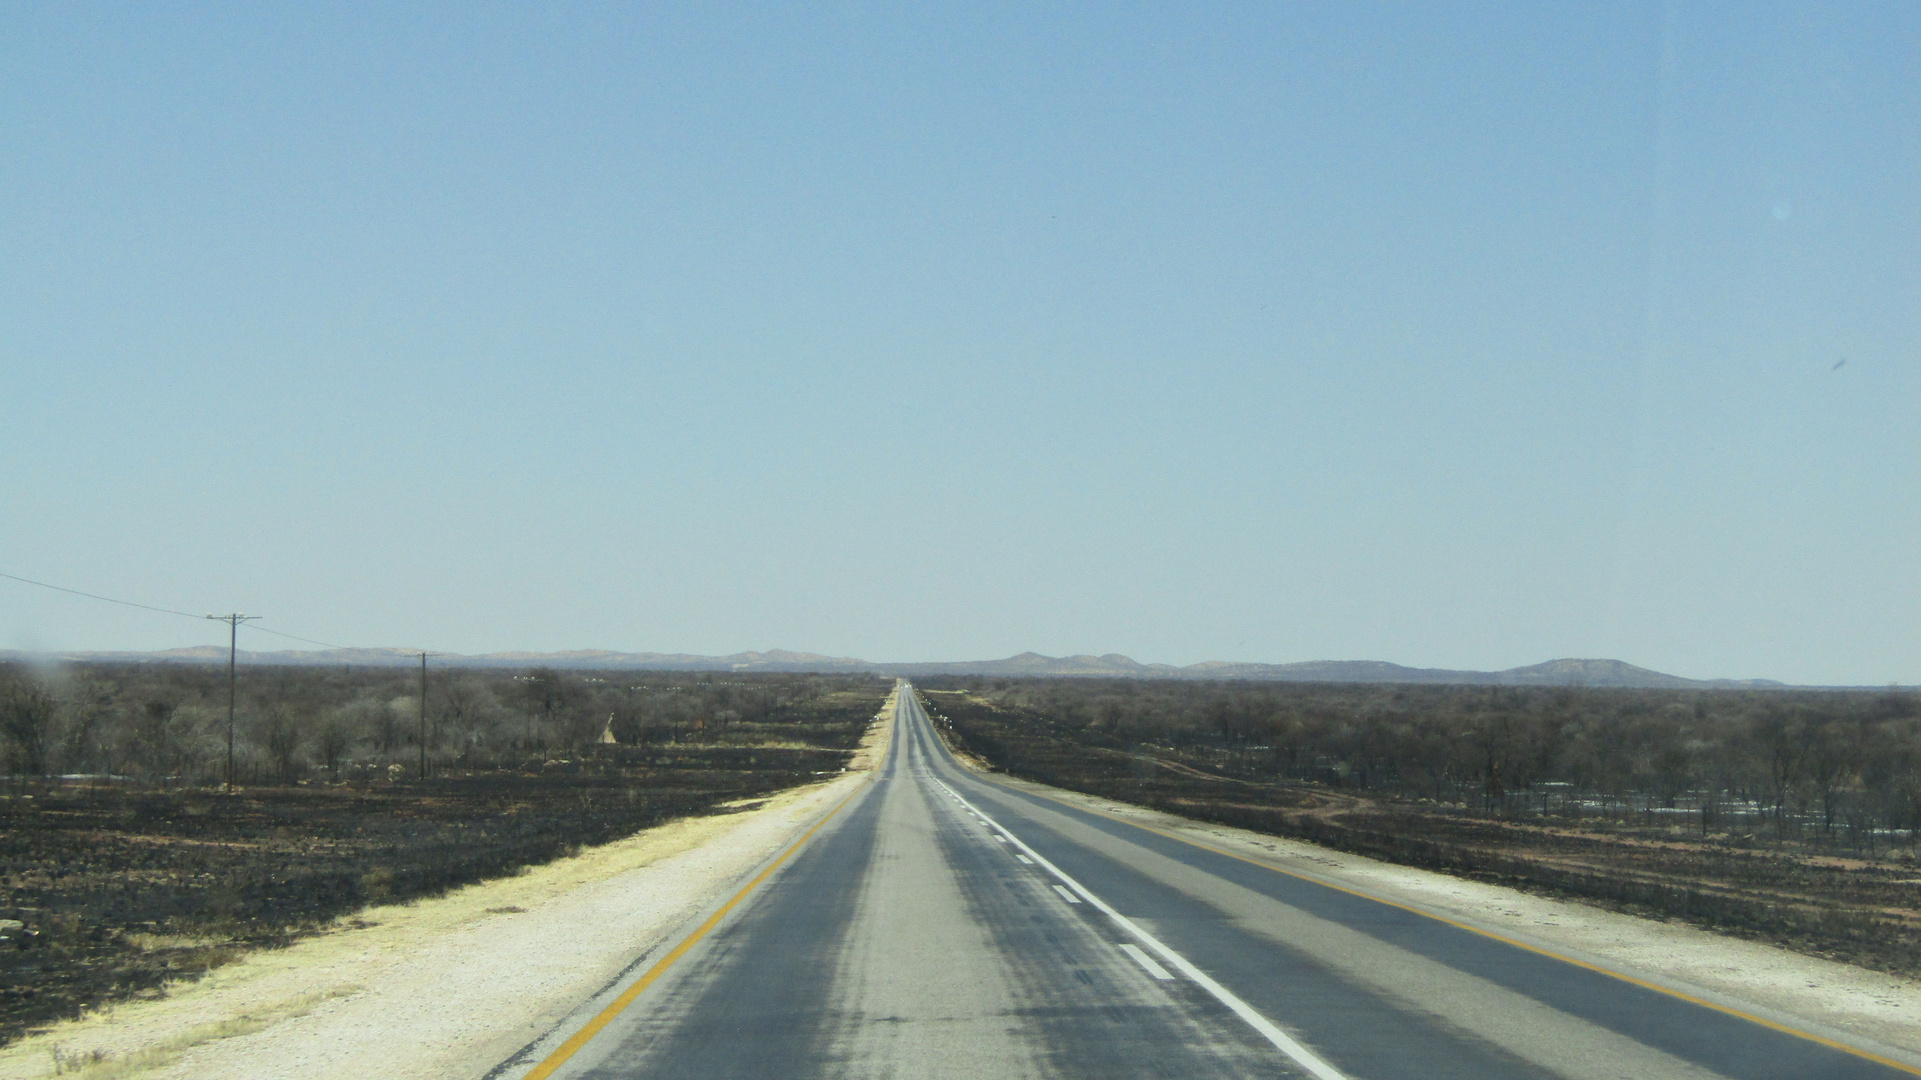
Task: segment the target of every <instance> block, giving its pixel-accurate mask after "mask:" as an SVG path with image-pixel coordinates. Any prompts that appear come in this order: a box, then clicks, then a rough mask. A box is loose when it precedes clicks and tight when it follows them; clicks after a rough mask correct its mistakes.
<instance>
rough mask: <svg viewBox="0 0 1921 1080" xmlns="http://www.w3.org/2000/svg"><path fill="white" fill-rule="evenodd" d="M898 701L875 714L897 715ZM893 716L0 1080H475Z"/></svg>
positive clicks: (868, 761)
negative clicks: (745, 787)
mask: <svg viewBox="0 0 1921 1080" xmlns="http://www.w3.org/2000/svg"><path fill="white" fill-rule="evenodd" d="M892 709H893V698H892V697H890V698H889V699H888V703H887V705H886V706H885V707H884V708H883V709H882V715H883V716H888V717H891V716H892ZM891 728H892V725H891V724H876V725H875V727H874V729H873V730H872V731H870V733H869V735H868V737H867V739H866V741H864V742H863V744H862V749H861V750H860V752H859V753H858V754H857V755H856V756H855V758H854V761H853V764H852V766H850V768H849V770H848V772H847V774H846V775H844V776H842V777H839V778H837V779H835V780H833V781H830V782H827V783H823V784H812V785H808V786H806V787H801V788H795V789H791V790H789V791H785V792H781V793H779V794H777V795H774V796H772V797H770V798H768V799H766V800H756V801H755V802H754V803H751V804H749V805H747V806H744V807H741V808H739V810H738V812H735V813H731V814H722V815H715V816H707V817H696V818H686V819H682V820H679V821H674V822H670V823H668V824H666V825H663V826H660V827H659V828H655V829H649V830H646V831H645V832H641V833H638V834H636V835H634V836H632V837H629V838H627V839H625V840H620V841H617V842H615V843H611V844H606V845H602V846H599V847H595V848H590V849H588V850H586V851H583V852H582V853H581V854H580V855H578V856H576V857H573V858H568V859H561V860H557V861H555V862H552V863H548V864H546V865H543V866H539V867H535V868H533V869H531V870H529V871H527V872H526V873H523V874H520V875H518V876H515V877H509V878H502V879H498V880H494V881H488V882H483V883H481V884H478V885H473V886H469V887H467V888H463V889H459V890H457V891H454V892H451V893H448V894H447V895H445V896H442V897H437V898H435V899H432V900H423V901H419V902H417V903H412V904H405V905H395V906H390V907H375V908H368V909H365V910H363V911H361V912H360V913H359V914H358V915H357V916H355V917H353V918H349V919H342V920H340V921H339V922H337V923H336V924H335V928H334V929H333V930H332V931H330V932H328V933H324V934H321V935H319V936H317V937H312V938H308V939H305V940H302V941H299V942H296V943H295V944H293V945H291V946H289V947H287V948H284V949H273V950H267V951H262V952H259V953H255V954H252V955H250V956H248V957H246V958H244V959H241V960H239V961H236V962H234V963H232V964H229V965H227V966H226V967H222V968H220V969H218V970H216V971H214V972H212V973H211V974H209V975H207V976H206V977H204V978H202V979H199V980H197V981H194V982H186V983H180V984H176V985H175V986H174V987H172V988H171V990H170V993H169V994H168V996H166V997H164V998H161V999H158V1000H153V1001H139V1002H133V1003H129V1004H123V1005H119V1006H117V1007H114V1008H112V1009H108V1010H103V1011H101V1012H99V1013H95V1014H90V1015H88V1016H86V1017H83V1018H81V1019H78V1020H73V1021H68V1022H65V1023H62V1024H60V1025H58V1026H56V1027H55V1028H53V1029H52V1030H49V1031H47V1032H45V1033H43V1034H39V1035H35V1036H31V1037H28V1038H25V1039H22V1040H20V1041H18V1042H16V1043H14V1044H12V1045H10V1046H8V1047H6V1048H5V1049H4V1050H0V1078H6V1080H11V1078H20V1080H37V1078H39V1077H46V1076H54V1075H60V1076H77V1077H80V1078H82V1080H121V1078H123V1077H141V1078H143V1080H145V1078H152V1080H227V1078H232V1080H270V1078H288V1080H293V1078H299V1080H316V1078H333V1077H340V1078H346V1077H365V1076H381V1077H387V1078H393V1080H403V1078H416V1077H418V1078H421V1080H426V1078H445V1077H462V1076H466V1077H480V1076H482V1075H484V1074H485V1073H486V1072H487V1071H488V1070H489V1069H491V1068H492V1067H493V1066H495V1065H496V1064H498V1063H499V1062H501V1061H502V1060H504V1059H505V1058H507V1057H509V1056H511V1055H512V1054H513V1053H514V1052H515V1051H517V1050H519V1049H520V1048H521V1047H523V1046H525V1045H526V1044H527V1043H529V1042H531V1041H532V1040H534V1039H536V1038H538V1037H539V1036H541V1035H542V1034H544V1033H545V1032H546V1031H547V1030H548V1029H549V1028H551V1027H552V1026H553V1025H555V1024H556V1023H559V1022H560V1021H561V1020H563V1019H564V1018H565V1017H566V1016H567V1015H568V1014H569V1013H570V1012H571V1011H572V1010H573V1009H574V1008H575V1007H576V1006H578V1005H579V1004H580V1003H581V1002H582V1001H584V1000H586V999H587V998H589V997H591V996H593V995H594V994H595V993H596V992H598V991H599V990H600V989H601V988H602V987H604V986H605V985H606V984H607V983H608V982H609V981H611V980H613V979H615V978H616V977H618V976H619V975H620V974H621V972H622V971H624V970H625V969H626V968H627V967H628V966H629V965H631V964H632V963H633V962H634V961H635V960H637V959H638V958H640V957H642V956H644V955H646V954H647V953H648V952H649V951H650V950H652V949H654V948H656V947H658V946H659V945H660V944H661V943H663V942H665V941H667V940H669V939H670V938H672V937H673V936H674V935H675V934H676V933H678V932H679V931H681V930H682V928H683V927H685V926H686V925H687V924H688V923H689V922H690V920H692V919H693V918H695V917H696V916H698V915H699V914H701V913H702V912H703V911H704V910H705V909H707V908H709V907H711V906H712V905H713V904H714V903H716V902H718V900H719V899H721V898H722V897H724V896H725V895H726V894H727V893H728V892H729V891H730V890H731V889H732V888H735V887H737V885H738V883H739V882H740V881H741V879H742V878H743V877H744V876H745V875H747V874H749V873H750V872H752V871H753V870H754V869H755V868H756V867H757V866H759V865H760V864H761V863H763V862H765V861H766V860H767V859H769V858H771V857H772V856H773V855H774V854H776V853H777V852H778V851H780V850H781V848H782V846H783V845H785V844H786V843H788V842H789V841H790V840H791V839H792V838H793V837H794V835H795V834H796V833H797V832H798V831H800V830H801V829H803V828H805V827H806V826H807V825H808V824H809V823H810V822H811V821H813V820H814V819H816V818H818V817H819V816H820V815H821V814H822V813H825V812H826V811H827V810H828V809H830V808H831V807H833V806H834V805H836V804H837V803H838V802H839V801H840V800H841V799H844V798H846V797H847V796H848V795H849V794H851V793H852V792H853V791H855V790H856V789H858V788H859V786H860V785H862V784H864V783H866V782H867V776H866V774H867V772H868V771H869V770H871V769H872V767H873V766H874V765H875V764H877V763H878V762H879V761H880V760H882V759H883V758H884V756H885V754H886V749H887V739H888V737H889V735H890V734H891Z"/></svg>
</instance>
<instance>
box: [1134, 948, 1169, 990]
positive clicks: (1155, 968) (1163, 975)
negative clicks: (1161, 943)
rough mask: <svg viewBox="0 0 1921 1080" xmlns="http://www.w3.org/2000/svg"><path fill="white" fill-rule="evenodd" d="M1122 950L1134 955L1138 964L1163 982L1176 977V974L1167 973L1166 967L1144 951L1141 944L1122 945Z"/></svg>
mask: <svg viewBox="0 0 1921 1080" xmlns="http://www.w3.org/2000/svg"><path fill="white" fill-rule="evenodd" d="M1121 951H1122V952H1124V953H1126V954H1127V955H1129V956H1131V957H1133V958H1134V962H1135V963H1136V964H1139V965H1140V966H1141V967H1142V968H1144V969H1146V971H1147V973H1148V974H1149V975H1152V976H1154V977H1155V978H1156V979H1159V980H1161V981H1162V982H1167V981H1169V980H1171V979H1173V978H1174V976H1172V975H1169V974H1168V973H1167V969H1166V968H1164V967H1162V966H1160V965H1159V964H1157V963H1155V962H1154V958H1153V957H1151V956H1149V955H1147V954H1146V953H1144V952H1142V951H1141V947H1140V946H1139V945H1122V946H1121Z"/></svg>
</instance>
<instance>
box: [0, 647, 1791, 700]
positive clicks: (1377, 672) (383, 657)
mask: <svg viewBox="0 0 1921 1080" xmlns="http://www.w3.org/2000/svg"><path fill="white" fill-rule="evenodd" d="M0 655H5V656H12V657H15V658H24V657H21V656H20V655H19V654H0ZM431 655H432V661H433V664H434V666H436V667H537V666H546V667H555V668H573V669H598V670H614V669H627V670H636V671H766V672H801V671H820V672H858V671H871V672H874V673H875V674H880V675H900V676H921V675H988V676H995V675H998V676H1009V677H1019V676H1027V677H1037V676H1053V677H1082V678H1089V677H1092V678H1127V679H1250V680H1267V681H1285V682H1344V683H1456V684H1469V685H1483V686H1605V687H1641V688H1664V689H1730V690H1756V689H1778V688H1782V687H1785V686H1787V684H1786V683H1781V682H1776V681H1774V680H1772V679H1684V678H1682V677H1681V676H1679V675H1667V674H1664V673H1662V672H1659V671H1650V670H1649V669H1647V668H1643V667H1636V666H1634V665H1633V664H1628V663H1623V662H1622V661H1620V660H1573V659H1569V660H1549V661H1547V662H1546V663H1541V664H1531V665H1529V666H1527V667H1517V668H1509V669H1507V670H1506V671H1455V670H1451V669H1447V668H1413V667H1403V666H1402V665H1400V664H1391V663H1388V662H1387V661H1384V660H1309V661H1305V662H1302V663H1294V664H1248V663H1233V662H1228V661H1221V660H1210V661H1204V662H1202V663H1198V664H1188V665H1186V666H1184V667H1176V666H1175V665H1172V664H1143V663H1141V662H1139V661H1137V660H1134V659H1132V658H1130V657H1126V656H1122V655H1120V654H1119V653H1107V654H1106V655H1104V656H1088V655H1080V656H1043V655H1041V654H1040V653H1035V652H1024V653H1020V654H1018V655H1015V656H1010V657H1007V658H1006V659H1004V660H967V661H957V662H946V663H941V662H933V663H913V664H876V663H872V662H869V661H866V660H861V659H858V658H855V657H851V656H823V655H821V654H820V653H804V652H789V651H787V650H785V649H771V650H768V651H767V652H741V653H734V654H732V655H730V656H697V655H694V654H691V653H624V652H610V651H608V650H605V649H576V650H572V651H568V652H551V653H536V652H497V653H481V654H478V655H471V656H467V655H460V654H456V653H433V654H431ZM419 658H420V652H419V650H417V649H413V650H410V649H401V648H385V649H322V650H308V651H301V650H282V651H274V652H249V651H246V650H242V651H241V653H240V662H241V663H243V664H288V665H302V666H314V665H322V666H354V667H361V666H399V665H404V664H416V663H419ZM58 659H63V660H71V661H89V660H92V661H120V662H135V663H140V662H145V663H214V662H221V663H224V662H225V661H226V659H227V650H225V649H223V648H220V647H219V646H217V645H202V646H197V647H195V648H190V649H167V650H164V651H161V652H146V653H134V652H95V653H67V654H62V655H60V656H59V657H58Z"/></svg>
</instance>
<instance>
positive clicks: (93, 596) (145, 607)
mask: <svg viewBox="0 0 1921 1080" xmlns="http://www.w3.org/2000/svg"><path fill="white" fill-rule="evenodd" d="M0 578H6V579H8V580H9V581H18V582H21V583H23V584H27V585H38V586H39V587H40V588H43V589H52V590H53V591H54V592H63V593H68V594H70V595H72V596H84V597H86V598H87V599H89V600H104V601H106V602H107V603H109V604H120V605H123V606H125V607H131V608H139V609H141V610H142V611H158V612H160V613H161V614H162V615H178V616H180V617H181V618H183V619H203V620H204V619H209V618H213V619H224V618H226V616H213V615H195V614H193V613H191V612H187V611H175V610H174V609H172V608H163V607H155V606H153V605H152V604H138V603H135V602H134V601H132V600H120V599H117V598H115V597H111V596H101V595H100V594H99V593H90V592H85V591H82V590H80V589H69V588H67V587H66V586H64V585H51V584H48V583H47V582H44V581H35V580H34V579H32V578H24V577H21V576H20V575H18V574H6V573H0ZM243 625H245V626H246V627H247V628H248V629H249V630H258V631H260V632H261V633H263V634H272V635H274V636H275V637H283V638H289V639H291V640H293V641H304V642H306V643H307V644H309V645H318V646H320V647H321V648H323V649H351V648H353V646H351V645H335V644H334V643H333V642H331V641H319V640H317V639H314V638H307V637H301V636H300V635H299V634H289V633H287V632H286V631H284V630H269V629H267V628H266V627H264V626H255V625H253V624H251V623H246V624H243Z"/></svg>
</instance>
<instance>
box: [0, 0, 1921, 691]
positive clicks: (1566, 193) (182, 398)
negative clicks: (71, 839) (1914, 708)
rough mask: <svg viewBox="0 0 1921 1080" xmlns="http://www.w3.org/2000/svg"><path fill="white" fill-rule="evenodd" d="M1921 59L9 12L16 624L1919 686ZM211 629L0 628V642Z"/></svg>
mask: <svg viewBox="0 0 1921 1080" xmlns="http://www.w3.org/2000/svg"><path fill="white" fill-rule="evenodd" d="M1175 9H1180V10H1175ZM1917 57H1921V6H1917V5H1913V4H1908V3H1888V4H1884V5H1864V6H1849V5H1840V6H1833V5H1818V4H1813V5H1811V4H1805V3H1793V4H1776V5H1768V4H1754V3H1745V2H1744V3H1728V4H1722V5H1700V4H1680V5H1675V6H1667V7H1664V6H1660V5H1650V6H1635V5H1631V4H1620V5H1569V4H1538V5H1485V6H1474V5H1460V6H1453V7H1442V6H1421V7H1416V6H1412V5H1405V6H1404V5H1388V6H1367V5H1361V4H1353V3H1345V2H1343V3H1333V4H1326V5H1295V4H1255V5H1247V6H1242V7H1230V6H1224V5H1223V6H1215V7H1212V8H1208V9H1206V10H1195V6H1193V5H1173V6H1149V5H1142V6H1137V7H1132V8H1125V7H1123V6H1121V5H1085V6H1074V7H1057V8H1045V9H1043V8H1037V7H1035V6H1032V5H1025V4H1021V5H1008V6H1006V7H1003V8H993V7H989V6H987V5H983V4H978V3H968V4H955V5H952V6H948V7H939V6H912V7H910V6H908V5H892V4H889V5H881V4H874V5H862V4H841V5H833V6H830V7H828V8H825V9H823V10H821V11H818V12H813V13H806V12H797V11H795V10H794V9H793V8H792V7H791V6H788V5H770V6H768V7H764V8H747V7H739V8H732V9H729V10H725V11H722V10H718V9H716V7H715V6H714V5H688V6H686V7H670V6H666V5H646V6H643V5H623V4H608V5H595V6H587V5H554V6H546V5H519V4H487V5H482V4H470V5H447V6H444V7H432V8H429V7H412V8H409V7H401V6H397V5H367V6H365V7H360V8H354V7H339V6H334V7H328V6H321V5H259V4H236V5H232V6H228V7H214V6H200V7H192V6H186V5H165V6H161V5H155V6H151V7H143V6H135V5H126V4H111V5H97V6H88V5H83V4H66V3H61V4H51V3H49V4H24V3H10V4H6V5H5V6H4V7H0V380H3V382H0V463H3V464H4V469H0V572H6V573H12V574H20V575H25V576H28V577H35V578H39V579H41V580H47V581H52V582H56V583H59V584H63V585H68V586H71V587H75V588H80V589H86V590H89V591H94V592H101V593H107V594H110V595H115V596H124V597H127V598H129V599H134V600H139V601H142V602H145V603H151V604H158V605H161V606H165V607H178V608H184V609H186V610H188V611H193V612H198V611H202V610H211V611H230V610H236V609H239V610H246V611H253V612H260V613H263V614H265V615H267V616H269V617H270V619H269V625H272V626H276V627H279V628H281V629H283V630H286V631H289V632H292V633H296V634H302V635H307V636H311V637H314V638H318V639H321V640H326V641H334V642H344V643H349V644H356V645H358V644H366V645H387V644H392V645H425V646H427V647H431V648H437V649H446V650H453V651H462V652H473V651H482V650H494V649H507V648H525V649H543V650H544V649H561V648H579V647H596V648H614V649H624V650H670V651H689V652H704V653H719V652H732V651H735V650H740V649H749V648H771V647H784V648H793V649H804V650H812V651H819V652H828V653H836V654H848V655H857V656H862V657H866V658H869V659H875V660H921V659H973V658H985V657H991V656H998V655H1006V654H1008V653H1012V652H1015V651H1017V650H1022V649H1035V650H1038V651H1042V652H1049V653H1067V652H1082V651H1087V652H1108V651H1116V652H1125V653H1128V654H1130V655H1132V656H1135V657H1136V658H1139V659H1143V660H1160V661H1169V662H1177V663H1186V662H1192V661H1196V660H1203V659H1239V660H1258V661H1275V662H1279V661H1293V660H1309V659H1324V658H1335V659H1349V658H1371V659H1386V660H1394V661H1398V662H1401V663H1407V664H1416V665H1432V666H1454V667H1476V668H1498V667H1507V666H1512V665H1517V664H1525V663H1532V662H1536V661H1539V660H1544V659H1547V658H1550V657H1559V656H1610V657H1618V658H1621V659H1625V660H1629V661H1631V662H1634V663H1639V664H1643V665H1647V666H1650V667H1655V668H1660V669H1663V670H1668V671H1673V672H1676V673H1679V674H1683V675H1691V676H1699V677H1713V676H1731V677H1746V676H1768V677H1774V678H1781V679H1786V680H1791V681H1797V682H1819V683H1837V682H1839V683H1885V682H1889V681H1894V680H1900V681H1903V682H1916V681H1921V583H1918V581H1917V576H1918V575H1921V558H1918V557H1917V556H1921V541H1918V539H1917V538H1918V537H1921V484H1917V465H1921V410H1918V409H1917V405H1921V369H1918V365H1917V358H1918V357H1921V60H1917ZM1843 358H1845V359H1846V361H1847V363H1846V364H1845V365H1843V366H1842V367H1840V368H1839V369H1838V370H1837V369H1835V367H1834V365H1835V364H1836V362H1837V361H1839V360H1841V359H1843ZM216 640H224V628H222V627H219V626H216V625H212V624H204V625H203V624H193V623H188V622H187V621H185V620H182V619H177V618H171V617H167V616H161V615H150V614H146V613H142V612H139V611H135V610H132V609H126V608H116V607H112V606H109V605H105V604H98V603H94V602H92V601H86V600H80V599H77V598H71V597H65V596H61V595H59V594H55V593H51V592H45V591H43V590H35V589H31V588H29V587H27V586H24V585H17V584H14V583H10V582H4V581H0V648H4V647H13V648H21V647H28V648H50V649H54V648H57V649H115V648H156V647H170V646H177V645H186V644H200V643H206V642H211V641H216ZM251 644H252V645H254V646H256V647H273V646H274V645H275V644H285V643H284V642H279V643H276V642H275V640H274V639H271V638H265V637H254V638H252V639H251Z"/></svg>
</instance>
